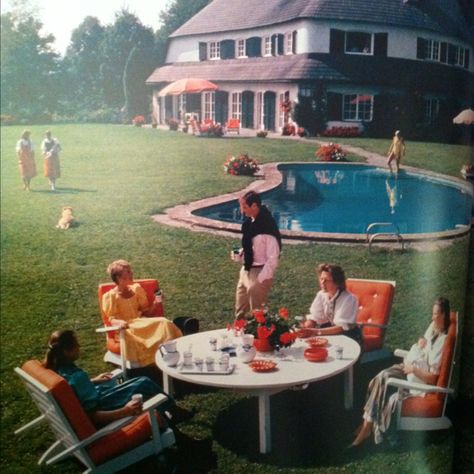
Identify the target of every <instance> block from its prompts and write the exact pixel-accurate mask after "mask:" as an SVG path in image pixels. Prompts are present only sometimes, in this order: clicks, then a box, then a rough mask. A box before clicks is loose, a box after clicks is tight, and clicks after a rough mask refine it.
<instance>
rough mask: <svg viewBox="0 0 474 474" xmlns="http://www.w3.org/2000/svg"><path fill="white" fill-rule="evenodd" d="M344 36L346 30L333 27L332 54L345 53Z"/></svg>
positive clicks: (330, 41) (330, 37) (330, 38)
mask: <svg viewBox="0 0 474 474" xmlns="http://www.w3.org/2000/svg"><path fill="white" fill-rule="evenodd" d="M344 37H345V33H344V31H342V30H336V29H335V28H331V31H330V33H329V52H330V53H331V54H343V53H344Z"/></svg>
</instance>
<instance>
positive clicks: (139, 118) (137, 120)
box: [132, 115, 145, 127]
mask: <svg viewBox="0 0 474 474" xmlns="http://www.w3.org/2000/svg"><path fill="white" fill-rule="evenodd" d="M132 124H133V125H135V127H141V126H142V125H144V124H145V117H144V116H143V115H136V116H135V117H133V119H132Z"/></svg>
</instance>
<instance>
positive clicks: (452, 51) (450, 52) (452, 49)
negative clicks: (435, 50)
mask: <svg viewBox="0 0 474 474" xmlns="http://www.w3.org/2000/svg"><path fill="white" fill-rule="evenodd" d="M455 48H456V46H454V45H452V44H448V64H454V58H455Z"/></svg>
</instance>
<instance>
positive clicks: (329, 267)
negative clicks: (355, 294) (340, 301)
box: [317, 263, 346, 290]
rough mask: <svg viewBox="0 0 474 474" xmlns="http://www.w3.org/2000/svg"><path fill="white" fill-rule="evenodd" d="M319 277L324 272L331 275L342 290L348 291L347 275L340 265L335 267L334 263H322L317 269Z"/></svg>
mask: <svg viewBox="0 0 474 474" xmlns="http://www.w3.org/2000/svg"><path fill="white" fill-rule="evenodd" d="M317 272H318V275H321V273H322V272H328V273H330V274H331V276H332V279H333V280H334V283H335V284H336V286H337V287H338V288H339V289H340V290H345V289H346V275H345V274H344V270H343V269H342V267H340V266H339V265H334V264H333V263H321V265H318V269H317Z"/></svg>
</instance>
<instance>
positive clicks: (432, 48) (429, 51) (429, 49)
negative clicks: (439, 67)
mask: <svg viewBox="0 0 474 474" xmlns="http://www.w3.org/2000/svg"><path fill="white" fill-rule="evenodd" d="M425 59H430V60H432V61H439V41H434V40H426V43H425Z"/></svg>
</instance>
